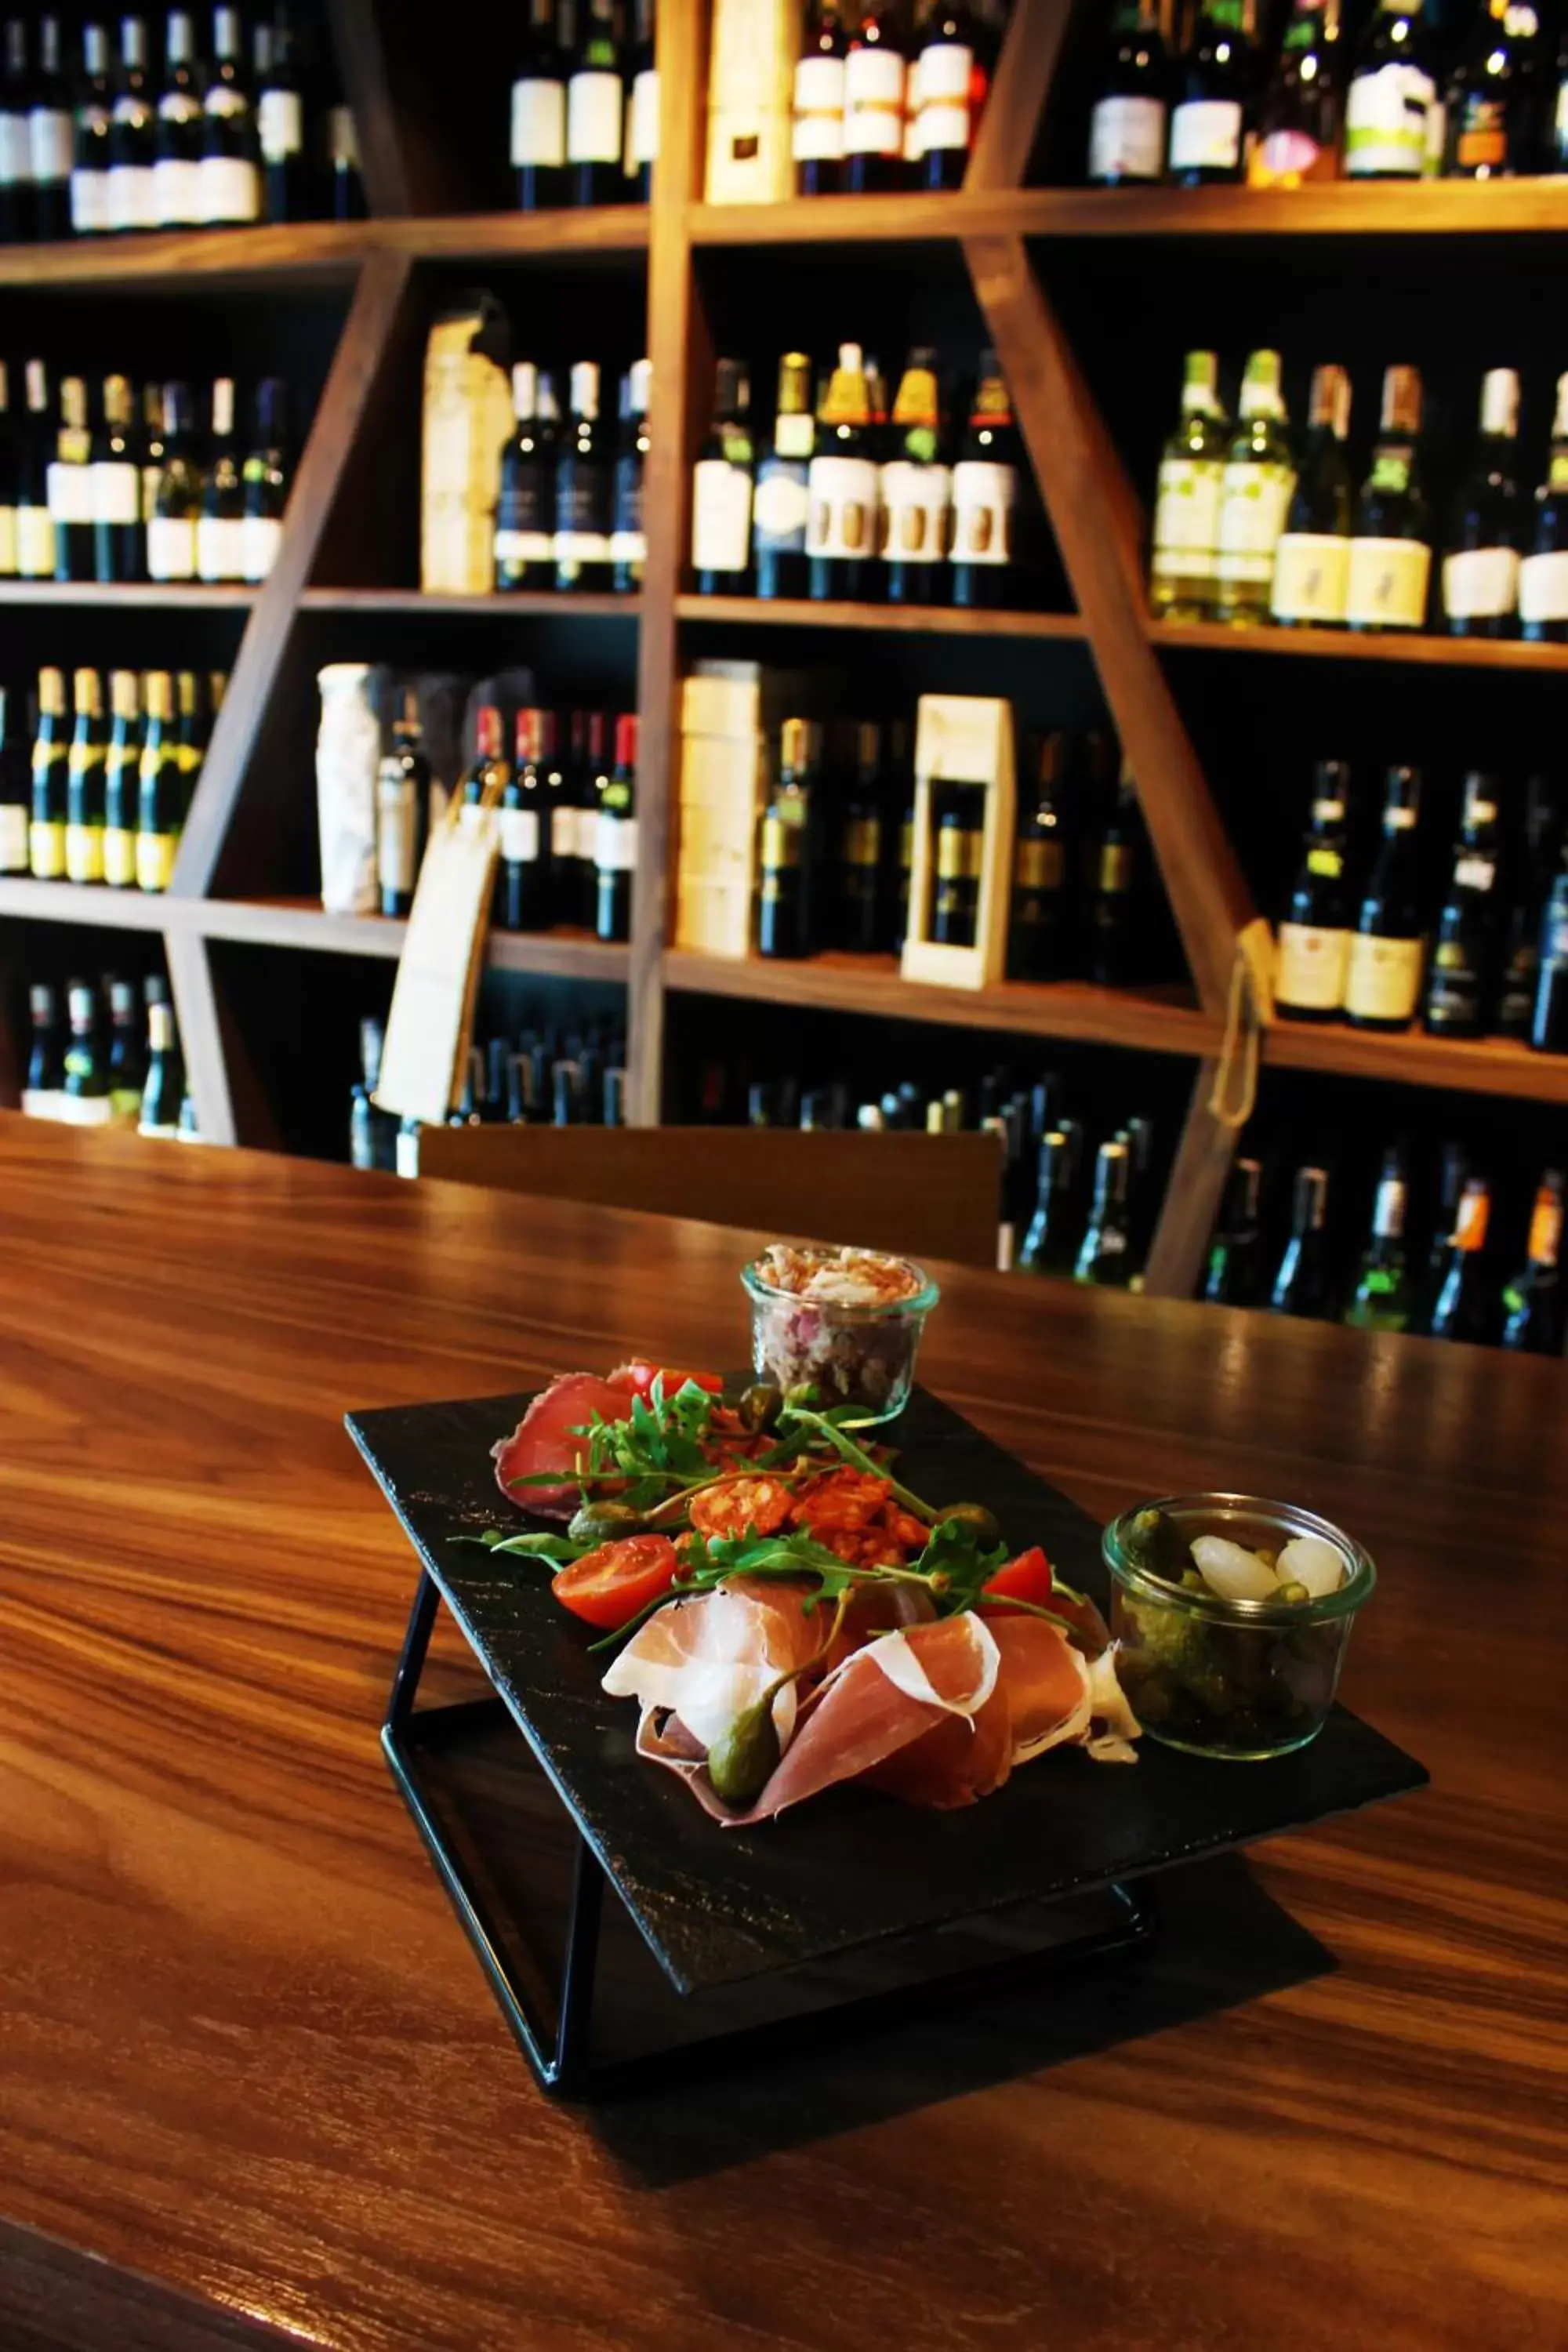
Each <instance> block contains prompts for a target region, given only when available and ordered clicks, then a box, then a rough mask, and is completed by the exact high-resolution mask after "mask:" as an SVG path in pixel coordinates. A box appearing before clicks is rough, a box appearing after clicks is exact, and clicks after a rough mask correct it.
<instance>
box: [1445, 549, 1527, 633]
mask: <svg viewBox="0 0 1568 2352" xmlns="http://www.w3.org/2000/svg"><path fill="white" fill-rule="evenodd" d="M1518 602H1519V558H1518V556H1517V555H1516V554H1515V553H1514V551H1513V550H1512V548H1511V547H1472V548H1466V549H1465V550H1464V551H1462V552H1461V553H1459V554H1458V555H1446V556H1445V557H1444V558H1443V610H1444V612H1445V613H1447V615H1448V617H1449V619H1450V620H1454V621H1493V620H1502V619H1504V618H1505V617H1506V616H1507V615H1508V614H1510V613H1511V612H1512V611H1513V609H1514V607H1515V605H1516V604H1518Z"/></svg>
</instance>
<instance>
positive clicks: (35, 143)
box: [27, 107, 76, 187]
mask: <svg viewBox="0 0 1568 2352" xmlns="http://www.w3.org/2000/svg"><path fill="white" fill-rule="evenodd" d="M27 147H28V152H29V153H30V156H31V159H32V173H33V177H34V179H35V180H37V183H38V184H39V185H40V187H47V186H49V185H51V184H55V185H58V183H59V182H61V181H62V180H68V179H69V178H70V175H71V162H72V159H73V157H74V156H75V153H76V127H75V125H74V124H73V122H72V121H71V119H70V116H69V115H68V114H57V113H55V112H54V111H53V110H47V111H46V110H45V109H44V108H42V107H39V108H37V109H36V110H34V112H33V113H31V114H30V115H29V116H28V117H27Z"/></svg>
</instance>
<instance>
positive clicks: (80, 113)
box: [70, 22, 112, 236]
mask: <svg viewBox="0 0 1568 2352" xmlns="http://www.w3.org/2000/svg"><path fill="white" fill-rule="evenodd" d="M81 63H82V79H81V89H80V93H79V97H78V99H77V105H76V130H75V140H74V145H73V149H72V153H71V176H70V225H71V230H72V234H73V235H74V236H107V235H108V233H109V229H110V213H109V149H110V105H111V95H112V94H111V91H110V79H109V35H108V33H107V32H106V31H105V29H104V27H103V25H102V24H101V22H97V23H91V24H86V25H84V26H82V28H81Z"/></svg>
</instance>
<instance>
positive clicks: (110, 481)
mask: <svg viewBox="0 0 1568 2352" xmlns="http://www.w3.org/2000/svg"><path fill="white" fill-rule="evenodd" d="M87 470H88V474H89V494H88V502H89V506H90V508H91V509H92V520H93V521H94V522H113V523H139V522H140V521H141V520H142V477H141V474H140V473H139V472H138V470H137V468H136V467H134V466H132V464H131V463H130V462H129V461H128V460H127V459H123V458H119V457H100V458H98V459H96V460H95V461H94V463H93V464H92V465H90V466H89V467H88V469H87Z"/></svg>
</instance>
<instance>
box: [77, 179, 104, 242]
mask: <svg viewBox="0 0 1568 2352" xmlns="http://www.w3.org/2000/svg"><path fill="white" fill-rule="evenodd" d="M109 226H110V217H109V174H108V173H107V172H79V171H73V172H72V173H71V227H72V229H73V230H74V232H75V233H76V235H77V236H107V234H108V232H109Z"/></svg>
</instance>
